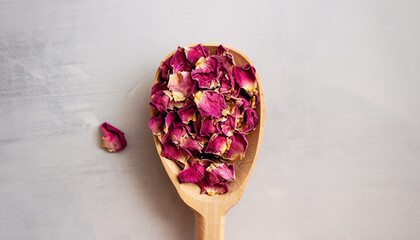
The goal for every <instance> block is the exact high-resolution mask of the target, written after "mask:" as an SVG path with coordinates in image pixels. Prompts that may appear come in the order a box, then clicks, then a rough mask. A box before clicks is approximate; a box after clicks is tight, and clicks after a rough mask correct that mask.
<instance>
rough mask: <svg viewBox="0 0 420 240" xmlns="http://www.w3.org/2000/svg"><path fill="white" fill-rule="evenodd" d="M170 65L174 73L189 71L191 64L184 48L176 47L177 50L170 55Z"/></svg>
mask: <svg viewBox="0 0 420 240" xmlns="http://www.w3.org/2000/svg"><path fill="white" fill-rule="evenodd" d="M170 65H171V67H172V68H173V73H174V74H175V73H177V72H180V71H187V72H191V69H192V66H193V65H192V63H191V62H190V61H188V59H187V57H186V56H185V52H184V48H182V47H178V50H177V51H176V52H175V53H174V55H172V59H171V61H170Z"/></svg>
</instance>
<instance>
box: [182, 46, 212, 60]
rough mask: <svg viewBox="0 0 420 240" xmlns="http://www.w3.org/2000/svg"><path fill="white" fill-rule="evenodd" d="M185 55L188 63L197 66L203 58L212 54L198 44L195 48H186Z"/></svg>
mask: <svg viewBox="0 0 420 240" xmlns="http://www.w3.org/2000/svg"><path fill="white" fill-rule="evenodd" d="M184 49H185V55H186V58H187V59H188V61H190V62H191V63H192V64H195V63H196V62H197V61H198V59H200V58H201V57H204V58H206V57H208V56H209V54H210V52H209V50H207V49H206V48H205V47H204V46H203V45H201V44H198V45H196V46H194V47H185V48H184Z"/></svg>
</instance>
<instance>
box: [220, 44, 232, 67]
mask: <svg viewBox="0 0 420 240" xmlns="http://www.w3.org/2000/svg"><path fill="white" fill-rule="evenodd" d="M216 55H217V57H218V58H219V59H220V60H222V62H223V63H224V65H225V66H226V67H227V68H229V69H231V70H232V67H233V66H234V65H235V62H234V60H233V56H232V54H230V53H229V50H228V49H227V48H225V47H224V46H223V45H219V46H218V47H217V49H216Z"/></svg>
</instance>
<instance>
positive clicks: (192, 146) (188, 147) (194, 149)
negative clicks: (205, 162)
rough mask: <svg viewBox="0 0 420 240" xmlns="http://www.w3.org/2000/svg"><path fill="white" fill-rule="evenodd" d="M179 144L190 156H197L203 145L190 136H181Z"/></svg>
mask: <svg viewBox="0 0 420 240" xmlns="http://www.w3.org/2000/svg"><path fill="white" fill-rule="evenodd" d="M179 146H180V147H181V148H182V149H184V150H185V151H186V152H187V153H188V154H190V156H191V157H198V155H199V154H201V151H202V150H203V145H202V144H201V143H200V142H199V141H197V140H195V139H193V138H192V137H190V136H186V137H184V138H182V139H181V142H180V144H179Z"/></svg>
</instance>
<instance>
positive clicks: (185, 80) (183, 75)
mask: <svg viewBox="0 0 420 240" xmlns="http://www.w3.org/2000/svg"><path fill="white" fill-rule="evenodd" d="M195 87H196V83H195V82H194V81H193V80H192V78H191V73H190V72H178V73H176V74H171V75H170V76H169V82H168V88H169V89H170V90H171V91H172V95H173V97H174V100H175V101H176V102H178V101H182V100H184V99H185V98H186V97H188V96H189V95H191V93H192V91H193V90H194V88H195Z"/></svg>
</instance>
